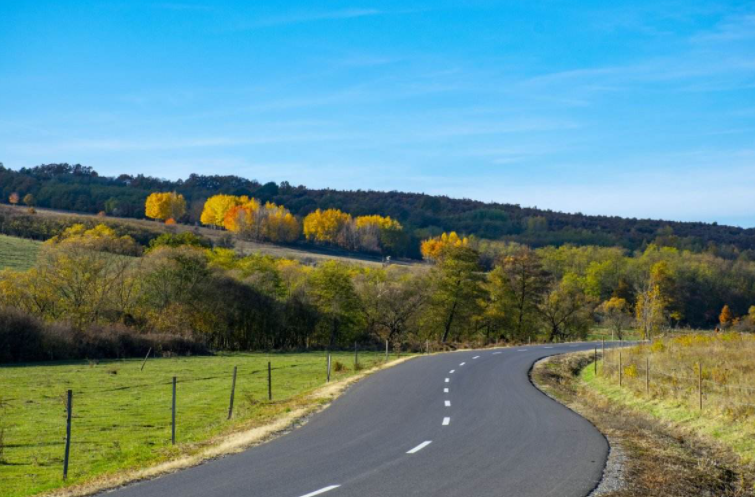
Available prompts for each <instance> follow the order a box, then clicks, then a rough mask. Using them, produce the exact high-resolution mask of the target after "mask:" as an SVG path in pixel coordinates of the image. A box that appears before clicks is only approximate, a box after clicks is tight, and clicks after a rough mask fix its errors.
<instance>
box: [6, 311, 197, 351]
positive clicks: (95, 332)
mask: <svg viewBox="0 0 755 497" xmlns="http://www.w3.org/2000/svg"><path fill="white" fill-rule="evenodd" d="M150 348H151V349H152V350H153V351H154V352H155V354H156V355H202V354H208V353H209V352H208V350H207V347H206V346H205V345H204V344H202V343H199V342H197V341H194V340H191V339H189V338H185V337H181V336H177V335H170V334H156V333H139V332H138V331H136V330H134V329H132V328H129V327H127V326H125V325H123V324H108V325H92V326H90V327H89V328H87V329H86V330H84V331H78V330H76V329H74V328H73V327H71V326H70V325H68V324H65V323H52V324H48V323H44V322H43V321H41V320H39V319H38V318H36V317H33V316H29V315H27V314H24V313H23V312H21V311H19V310H17V309H12V308H0V363H6V362H31V361H42V360H65V359H120V358H126V357H142V356H144V355H146V354H147V351H149V349H150Z"/></svg>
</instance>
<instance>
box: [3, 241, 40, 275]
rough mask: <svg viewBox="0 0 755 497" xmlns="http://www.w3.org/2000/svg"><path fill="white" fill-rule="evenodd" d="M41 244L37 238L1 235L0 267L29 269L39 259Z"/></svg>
mask: <svg viewBox="0 0 755 497" xmlns="http://www.w3.org/2000/svg"><path fill="white" fill-rule="evenodd" d="M40 245H41V243H40V242H38V241H35V240H26V239H24V238H16V237H13V236H5V235H0V269H6V268H7V269H15V270H17V271H24V270H27V269H29V268H30V267H32V266H33V265H34V263H35V262H36V261H37V253H38V252H39V247H40Z"/></svg>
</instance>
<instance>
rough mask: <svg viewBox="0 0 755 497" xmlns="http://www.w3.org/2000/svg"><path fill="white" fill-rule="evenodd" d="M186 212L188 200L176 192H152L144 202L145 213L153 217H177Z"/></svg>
mask: <svg viewBox="0 0 755 497" xmlns="http://www.w3.org/2000/svg"><path fill="white" fill-rule="evenodd" d="M185 213H186V200H185V199H184V196H183V195H181V194H179V193H176V192H162V193H152V194H150V196H149V197H147V201H146V202H145V203H144V214H145V215H146V216H147V217H149V218H151V219H160V220H165V219H174V220H175V219H177V218H180V217H181V216H183V215H184V214H185Z"/></svg>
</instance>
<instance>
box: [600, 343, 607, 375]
mask: <svg viewBox="0 0 755 497" xmlns="http://www.w3.org/2000/svg"><path fill="white" fill-rule="evenodd" d="M600 357H601V359H602V361H603V364H602V367H601V368H600V371H601V373H603V374H605V371H606V338H605V337H601V338H600Z"/></svg>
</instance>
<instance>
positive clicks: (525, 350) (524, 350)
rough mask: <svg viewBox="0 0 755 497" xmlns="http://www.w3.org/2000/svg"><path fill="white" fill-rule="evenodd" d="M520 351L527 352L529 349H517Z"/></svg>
mask: <svg viewBox="0 0 755 497" xmlns="http://www.w3.org/2000/svg"><path fill="white" fill-rule="evenodd" d="M517 350H518V351H519V352H527V349H517Z"/></svg>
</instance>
